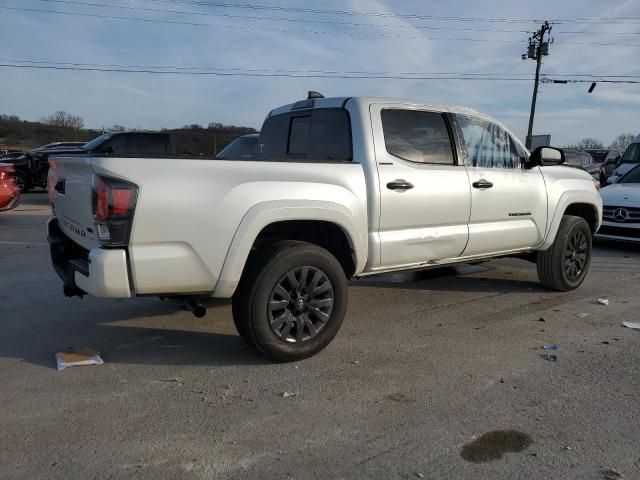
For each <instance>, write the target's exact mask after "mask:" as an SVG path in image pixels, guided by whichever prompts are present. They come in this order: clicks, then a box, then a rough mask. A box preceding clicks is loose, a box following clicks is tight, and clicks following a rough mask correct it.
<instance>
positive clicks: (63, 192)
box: [48, 156, 99, 250]
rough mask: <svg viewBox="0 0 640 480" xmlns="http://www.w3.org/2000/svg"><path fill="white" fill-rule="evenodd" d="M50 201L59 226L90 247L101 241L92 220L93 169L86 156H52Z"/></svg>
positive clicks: (73, 238)
mask: <svg viewBox="0 0 640 480" xmlns="http://www.w3.org/2000/svg"><path fill="white" fill-rule="evenodd" d="M48 183H49V187H48V190H49V202H50V203H51V208H52V210H53V214H54V215H55V216H56V218H57V219H58V222H59V225H60V229H61V230H62V231H63V232H64V233H65V235H67V236H68V237H69V238H70V239H71V240H73V241H74V242H76V243H78V244H79V245H81V246H82V247H84V248H86V249H87V250H91V249H92V248H95V247H96V246H98V245H99V242H98V240H97V238H96V234H95V228H94V221H93V205H92V202H93V199H92V196H93V189H92V183H93V169H92V168H91V159H90V158H87V157H83V156H63V157H53V158H51V159H50V160H49V182H48Z"/></svg>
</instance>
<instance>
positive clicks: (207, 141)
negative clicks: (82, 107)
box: [0, 115, 255, 154]
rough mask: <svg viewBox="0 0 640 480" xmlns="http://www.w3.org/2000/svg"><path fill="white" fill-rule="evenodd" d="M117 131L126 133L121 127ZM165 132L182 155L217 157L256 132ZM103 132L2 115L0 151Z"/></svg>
mask: <svg viewBox="0 0 640 480" xmlns="http://www.w3.org/2000/svg"><path fill="white" fill-rule="evenodd" d="M114 128H115V129H117V130H124V127H121V126H114ZM162 131H164V132H167V133H169V134H170V135H171V137H172V140H173V142H174V145H175V147H176V151H177V152H179V153H183V152H184V153H194V154H215V153H217V152H219V151H220V150H221V149H222V148H224V147H225V146H226V145H227V144H229V143H230V142H231V141H232V140H234V139H235V138H237V137H239V136H241V135H244V134H246V133H253V132H255V129H253V128H249V127H236V126H233V125H222V124H220V123H210V124H209V126H208V127H206V128H205V127H202V126H200V125H190V126H185V127H183V128H176V129H162ZM102 133H103V132H102V130H93V129H87V128H74V127H72V126H65V125H55V124H51V123H48V122H47V123H46V122H30V121H27V120H21V119H20V118H19V117H17V116H15V115H0V150H2V149H16V150H29V149H33V148H36V147H39V146H41V145H44V144H46V143H51V142H61V141H89V140H92V139H94V138H95V137H97V136H99V135H101V134H102Z"/></svg>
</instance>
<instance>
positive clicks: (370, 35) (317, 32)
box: [0, 6, 640, 47]
mask: <svg viewBox="0 0 640 480" xmlns="http://www.w3.org/2000/svg"><path fill="white" fill-rule="evenodd" d="M0 9H3V10H12V11H22V12H34V13H48V14H54V15H71V16H77V17H90V18H100V19H109V20H124V21H132V22H143V23H161V24H170V25H186V26H197V27H208V28H228V29H241V30H252V31H270V32H281V33H306V34H312V35H340V36H349V37H364V38H398V39H411V40H448V41H466V42H482V43H520V42H519V41H518V40H507V39H497V38H477V37H432V36H428V37H427V36H420V35H390V34H384V33H366V32H338V31H333V32H329V31H321V30H297V29H288V28H275V27H256V26H250V25H224V24H213V23H199V22H182V21H178V20H161V19H151V18H140V17H121V16H116V15H102V14H97V13H81V12H63V11H58V10H43V9H36V8H20V7H7V6H0ZM563 45H590V46H617V47H640V44H638V43H605V42H563Z"/></svg>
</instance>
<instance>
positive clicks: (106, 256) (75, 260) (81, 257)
mask: <svg viewBox="0 0 640 480" xmlns="http://www.w3.org/2000/svg"><path fill="white" fill-rule="evenodd" d="M47 240H48V241H49V248H50V250H51V262H52V263H53V268H54V269H55V271H56V273H57V274H58V276H59V277H60V278H61V279H62V281H63V282H64V289H65V294H66V295H69V296H74V295H83V294H85V293H88V294H90V295H93V296H96V297H109V298H129V297H131V289H130V285H129V272H128V269H127V252H126V250H124V249H109V250H107V249H102V248H94V249H92V250H86V249H84V248H83V247H81V246H80V245H78V244H77V243H75V242H73V241H72V240H71V239H69V237H67V236H66V235H65V234H64V233H63V232H62V230H60V227H59V226H58V219H56V218H54V219H51V220H49V223H48V224H47Z"/></svg>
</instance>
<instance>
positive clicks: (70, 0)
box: [40, 0, 640, 35]
mask: <svg viewBox="0 0 640 480" xmlns="http://www.w3.org/2000/svg"><path fill="white" fill-rule="evenodd" d="M40 1H41V2H47V3H60V4H64V5H81V6H86V7H97V8H112V9H120V10H129V11H143V12H152V13H170V14H177V15H194V16H206V17H222V18H237V19H243V20H260V21H276V22H291V23H317V24H323V25H340V26H349V27H382V28H404V29H408V28H412V29H419V30H447V31H462V32H491V33H529V31H528V30H513V29H500V30H498V29H494V28H469V27H452V26H446V27H444V26H443V27H438V26H433V25H400V24H384V23H382V24H380V23H378V24H371V23H356V22H342V21H336V20H320V19H316V18H312V19H308V18H284V17H262V16H256V15H237V14H230V13H211V12H196V11H186V10H167V9H161V8H148V7H132V6H129V5H113V4H107V3H92V2H81V1H76V0H40ZM558 33H562V34H577V35H594V34H595V35H640V32H585V31H570V30H564V31H560V32H558Z"/></svg>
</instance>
